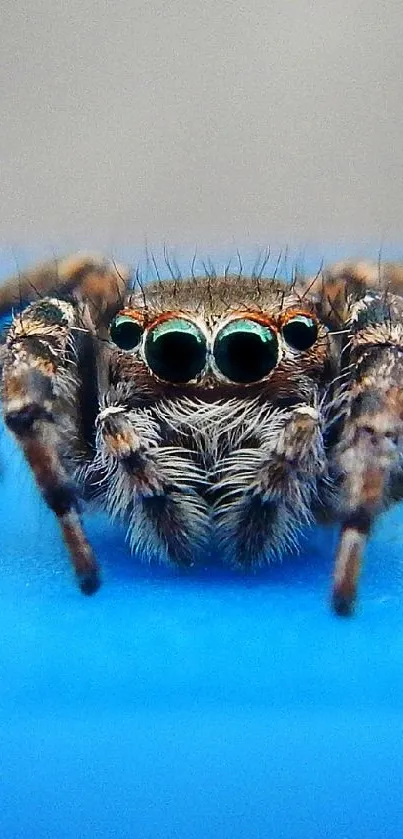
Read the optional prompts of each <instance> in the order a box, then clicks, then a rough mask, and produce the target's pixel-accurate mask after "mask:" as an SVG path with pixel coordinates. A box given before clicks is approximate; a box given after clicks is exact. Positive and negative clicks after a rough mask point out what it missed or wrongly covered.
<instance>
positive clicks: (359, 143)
mask: <svg viewBox="0 0 403 839" xmlns="http://www.w3.org/2000/svg"><path fill="white" fill-rule="evenodd" d="M0 11H1V22H0V39H1V45H0V64H1V82H2V83H1V124H0V154H1V189H0V200H1V227H0V240H1V244H2V246H3V247H5V246H8V245H10V243H13V242H14V243H19V244H25V245H27V246H28V247H29V246H33V245H38V244H40V243H46V244H47V245H49V244H51V245H53V246H54V247H55V248H59V247H60V248H63V249H66V247H70V246H73V245H74V246H76V245H81V246H88V245H97V246H100V245H101V246H102V247H103V249H104V250H105V249H106V250H110V249H113V248H116V247H117V246H118V245H120V244H127V245H135V246H143V245H144V242H145V240H146V239H147V240H148V242H149V243H151V244H152V243H157V244H161V242H163V241H167V242H169V243H170V244H171V245H181V246H183V247H184V248H186V247H189V248H192V247H193V246H194V245H195V244H199V246H202V247H203V248H204V249H206V248H211V249H213V250H214V248H221V247H223V246H226V245H229V246H235V245H239V246H240V247H249V246H253V245H254V244H255V243H260V244H264V243H266V242H272V243H274V244H284V243H286V242H288V243H289V244H291V245H296V246H299V247H303V246H307V247H308V248H309V247H311V246H313V245H314V244H315V243H316V244H318V246H319V247H323V248H324V247H325V246H326V244H327V243H330V242H333V243H337V244H338V246H340V247H342V248H345V249H347V250H348V249H349V247H350V245H351V246H352V243H355V245H357V243H358V244H360V245H362V247H361V250H362V248H363V247H364V245H365V243H370V246H371V247H373V248H374V249H375V250H376V249H377V248H378V247H379V245H380V243H381V242H382V241H383V242H384V243H385V242H386V244H387V243H391V242H394V243H400V242H401V223H402V173H403V170H402V163H403V143H402V134H403V131H402V129H403V107H402V100H403V90H402V68H403V46H402V44H403V37H402V36H403V9H402V3H401V0H384V2H380V0H337V2H332V0H328V1H327V2H325V3H321V2H320V0H312V2H309V1H308V0H296V2H292V0H250V2H249V4H247V3H246V2H244V3H241V2H239V0H198V2H195V0H148V1H147V0H142V2H140V0H132V2H129V0H116V2H106V0H104V2H100V0H91V1H90V0H62V2H59V0H33V1H31V2H30V0H25V2H22V0H2V2H1V9H0ZM350 249H351V248H350Z"/></svg>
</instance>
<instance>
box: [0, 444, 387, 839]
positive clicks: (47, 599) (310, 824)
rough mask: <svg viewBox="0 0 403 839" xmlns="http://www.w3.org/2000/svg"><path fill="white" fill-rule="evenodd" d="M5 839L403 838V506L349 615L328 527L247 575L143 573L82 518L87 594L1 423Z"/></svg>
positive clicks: (1, 796) (1, 794)
mask: <svg viewBox="0 0 403 839" xmlns="http://www.w3.org/2000/svg"><path fill="white" fill-rule="evenodd" d="M0 470H1V473H2V474H1V494H0V521H1V525H2V539H1V559H0V563H1V573H0V594H1V603H2V609H1V616H0V631H1V646H0V743H1V764H0V837H1V838H2V837H7V839H17V837H18V839H25V838H27V839H28V837H29V839H32V837H35V839H42V837H52V839H77V838H78V837H79V839H86V837H102V839H104V837H112V836H113V837H118V838H119V837H121V838H122V839H125V837H128V839H129V837H130V839H174V838H175V839H185V837H186V839H198V837H204V839H210V837H211V838H212V839H215V837H217V839H218V837H223V839H226V838H227V837H228V839H229V837H236V839H258V837H259V839H261V837H265V838H266V837H267V838H268V839H271V837H273V839H274V837H275V838H276V839H305V837H306V838H307V839H308V838H309V839H316V837H317V838H318V839H319V837H320V839H324V837H337V839H361V837H362V839H372V837H374V838H375V837H376V839H380V837H382V839H389V837H390V838H391V839H392V837H393V839H396V838H397V837H398V836H400V835H402V829H403V808H402V804H401V801H402V793H403V780H402V778H403V716H402V705H403V698H402V688H403V573H402V571H403V564H402V545H403V516H402V509H401V508H395V509H394V510H393V511H392V512H391V513H389V514H388V515H387V516H385V517H384V519H383V521H382V522H381V523H380V524H379V526H378V529H377V531H376V532H375V533H374V536H373V538H372V541H371V544H370V547H369V550H368V553H367V562H366V566H365V569H364V573H363V577H362V582H361V597H360V605H359V609H358V613H357V616H356V618H354V619H352V620H340V619H336V618H334V617H333V616H332V615H331V613H330V611H329V608H328V595H329V587H330V577H331V569H332V558H333V554H334V549H335V541H336V534H335V533H334V531H331V530H329V531H322V532H319V531H315V532H313V533H312V534H310V535H309V538H308V541H307V542H306V543H305V546H304V550H303V551H302V552H301V554H300V555H299V556H298V557H294V558H291V559H290V560H287V561H285V562H284V563H283V564H282V565H280V566H273V567H272V568H270V569H268V570H267V571H265V572H262V573H260V574H259V575H256V576H254V577H244V576H241V575H236V574H233V573H230V572H225V571H224V570H220V569H219V568H218V567H216V568H206V569H199V570H198V571H194V570H193V571H191V572H190V573H187V574H183V573H182V574H181V573H179V572H175V571H169V570H165V571H164V570H162V569H156V568H153V569H151V568H147V567H139V566H138V565H137V564H136V563H135V562H134V560H133V559H132V558H131V557H130V555H129V553H128V550H127V548H126V545H125V541H124V533H123V532H122V531H120V530H119V528H116V527H112V526H111V524H110V523H109V522H107V521H106V520H105V519H103V518H102V517H98V516H97V517H90V518H88V519H87V520H86V527H87V532H88V534H89V536H90V538H91V540H92V543H93V545H94V548H95V550H96V553H97V556H98V558H99V560H100V563H101V565H102V568H103V577H104V585H103V588H102V589H101V591H100V592H99V593H98V594H97V595H96V596H95V597H94V598H92V599H87V598H84V597H83V596H82V595H80V593H79V592H78V590H77V589H76V587H75V585H74V581H73V579H72V575H71V572H70V568H69V565H68V560H67V557H66V554H65V550H64V547H63V545H62V543H61V540H60V538H59V532H58V528H57V525H56V522H55V521H54V518H53V516H52V515H51V513H50V512H49V511H48V510H47V509H46V508H45V506H44V505H43V503H42V502H41V500H40V498H39V496H38V495H37V492H36V489H35V487H34V486H33V484H32V480H31V476H30V475H29V473H28V472H27V470H26V467H25V465H24V463H23V461H22V458H21V456H20V454H19V452H18V451H17V450H16V448H15V446H14V443H13V442H12V440H11V438H10V437H9V435H8V434H7V433H6V432H5V431H4V430H1V434H0Z"/></svg>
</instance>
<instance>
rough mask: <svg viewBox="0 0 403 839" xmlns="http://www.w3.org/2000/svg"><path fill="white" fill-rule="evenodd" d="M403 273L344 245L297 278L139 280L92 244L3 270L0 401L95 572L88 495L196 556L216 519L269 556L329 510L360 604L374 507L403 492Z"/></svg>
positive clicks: (349, 598)
mask: <svg viewBox="0 0 403 839" xmlns="http://www.w3.org/2000/svg"><path fill="white" fill-rule="evenodd" d="M402 276H403V269H402V268H400V267H399V266H392V265H389V266H388V265H384V266H377V267H372V266H368V265H366V264H362V265H360V264H347V263H342V264H340V265H338V266H335V267H334V268H333V269H329V270H327V271H324V272H321V273H320V275H318V276H317V277H315V278H314V279H313V280H307V281H302V280H301V281H294V282H293V283H291V284H290V283H286V282H282V281H280V280H278V279H264V278H262V276H261V275H260V274H259V275H257V274H255V275H252V276H249V277H248V276H242V275H241V274H240V275H238V276H233V275H231V276H230V275H229V274H226V275H225V276H223V277H216V276H215V275H209V274H207V273H206V274H205V276H203V277H195V276H192V277H191V278H189V279H178V280H176V279H174V278H171V279H169V280H160V279H158V280H156V281H155V282H152V283H149V284H146V285H145V286H143V285H142V284H141V283H137V284H136V282H135V283H134V284H133V283H132V282H131V281H130V277H129V274H128V272H127V271H125V270H124V269H122V268H118V267H117V266H114V265H113V264H111V263H108V262H106V261H104V260H102V259H99V258H92V257H88V256H80V255H79V256H77V257H73V258H71V259H68V260H64V261H61V262H59V263H58V264H56V263H48V264H45V265H42V266H39V268H37V269H35V270H33V271H31V272H27V273H26V274H23V275H21V276H19V277H18V278H12V279H11V280H10V281H9V282H7V283H5V284H4V285H3V286H2V287H1V288H0V311H3V312H4V311H6V310H7V309H10V308H11V306H12V305H13V303H15V302H16V300H18V299H19V298H20V299H22V300H23V301H24V303H29V305H27V307H26V308H22V310H21V311H20V312H19V313H17V314H16V315H15V316H14V319H13V321H12V324H11V326H10V328H9V329H8V331H7V334H6V336H5V342H4V343H3V345H2V346H1V347H0V361H1V365H2V397H3V412H4V419H5V422H6V425H7V426H8V428H9V429H10V431H12V432H13V434H14V436H15V437H16V439H17V441H18V443H19V444H20V446H21V448H22V450H23V452H24V454H25V457H26V459H27V461H28V463H29V464H30V467H31V469H32V471H33V474H34V477H35V480H36V482H37V484H38V486H39V488H40V490H41V492H42V494H43V497H44V499H45V501H46V503H47V504H48V505H49V506H50V508H51V509H52V510H53V511H54V512H55V514H56V516H57V518H58V521H59V524H60V527H61V530H62V534H63V537H64V540H65V542H66V545H67V548H68V550H69V553H70V558H71V561H72V564H73V567H74V570H75V572H76V575H77V578H78V581H79V585H80V588H81V590H82V591H83V592H84V593H85V594H92V593H93V592H95V591H96V590H97V588H98V586H99V584H100V576H99V569H98V566H97V562H96V559H95V557H94V555H93V553H92V550H91V547H90V545H89V543H88V541H87V539H86V537H85V534H84V531H83V528H82V524H81V520H80V516H79V512H78V501H79V499H83V500H84V501H88V502H91V503H92V504H93V505H94V504H95V505H98V507H100V508H102V509H104V510H107V511H108V513H109V514H110V515H111V516H112V517H119V518H122V519H124V520H125V521H126V522H127V525H128V532H129V537H130V543H131V547H132V548H133V549H136V550H137V551H138V552H139V553H140V554H141V555H142V556H145V557H147V558H148V557H157V558H158V559H159V560H161V561H172V562H174V563H178V564H179V565H183V566H189V565H191V564H192V562H193V560H194V558H195V557H196V556H197V554H199V553H200V552H203V550H205V549H206V547H207V545H208V544H209V543H210V541H211V538H212V537H213V538H214V540H215V544H216V545H217V546H218V548H219V551H220V554H221V555H222V556H223V557H225V558H226V559H227V560H228V561H229V562H232V563H236V564H240V565H242V566H252V565H255V564H256V563H262V562H264V561H266V560H267V558H270V556H273V555H281V554H283V553H284V552H285V551H286V550H289V549H290V548H292V547H293V546H294V545H295V542H296V538H297V535H298V532H299V530H300V529H301V528H302V527H303V526H305V525H306V524H309V523H313V522H314V521H320V520H322V521H323V520H326V521H335V522H339V523H340V540H339V546H338V550H337V556H336V563H335V574H334V585H333V594H332V603H333V607H334V609H335V611H336V612H337V613H338V614H340V615H347V614H350V613H351V612H352V611H353V608H354V602H355V598H356V590H357V581H358V576H359V570H360V564H361V558H362V554H363V550H364V548H365V544H366V541H367V539H368V536H369V533H370V530H371V526H372V524H373V522H374V519H375V518H376V517H377V515H378V513H379V512H381V511H382V510H384V509H385V508H387V507H388V506H389V505H390V504H391V503H392V502H393V501H396V500H399V499H400V498H402V497H403V463H402V452H403V448H402V417H403V392H402V381H403V364H402V358H403V325H402V323H403V322H402V313H403V299H402V297H401V296H400V292H401V287H402ZM29 301H31V302H29Z"/></svg>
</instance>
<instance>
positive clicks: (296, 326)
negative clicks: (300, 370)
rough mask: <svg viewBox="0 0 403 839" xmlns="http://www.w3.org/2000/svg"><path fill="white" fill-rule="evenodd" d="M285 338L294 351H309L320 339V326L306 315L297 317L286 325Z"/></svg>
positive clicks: (284, 328) (284, 327)
mask: <svg viewBox="0 0 403 839" xmlns="http://www.w3.org/2000/svg"><path fill="white" fill-rule="evenodd" d="M283 336H284V340H285V341H287V344H288V345H289V346H290V347H292V348H293V350H309V348H310V347H312V346H313V344H314V343H315V341H316V339H317V337H318V324H317V323H316V321H315V320H314V319H313V318H310V317H307V316H306V315H296V316H295V317H294V318H290V320H289V321H287V323H285V324H284V326H283Z"/></svg>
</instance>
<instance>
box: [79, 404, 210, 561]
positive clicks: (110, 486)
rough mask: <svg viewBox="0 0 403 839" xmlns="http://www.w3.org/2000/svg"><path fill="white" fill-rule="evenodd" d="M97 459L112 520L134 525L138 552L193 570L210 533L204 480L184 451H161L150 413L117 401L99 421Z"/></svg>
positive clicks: (157, 429)
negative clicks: (201, 493) (202, 487)
mask: <svg viewBox="0 0 403 839" xmlns="http://www.w3.org/2000/svg"><path fill="white" fill-rule="evenodd" d="M97 429H98V430H97V440H96V447H97V456H96V458H95V459H94V461H93V463H91V465H90V467H89V471H88V476H87V477H88V478H89V480H91V473H92V472H93V473H94V474H95V475H97V474H101V475H103V478H101V482H100V491H101V493H103V496H104V505H105V506H106V508H107V509H108V511H109V513H110V514H111V516H112V517H119V518H123V519H124V520H128V522H129V537H130V543H131V547H132V549H133V550H136V551H139V553H141V554H142V556H143V557H144V556H145V557H146V558H148V559H151V558H155V557H157V558H159V559H160V561H162V562H167V561H168V562H169V561H171V560H172V561H173V562H175V563H176V564H178V565H182V566H184V567H186V566H190V565H192V564H193V559H194V554H195V553H196V552H198V551H200V550H201V548H202V547H203V546H204V544H205V542H206V538H207V533H208V514H207V506H206V504H205V502H204V501H203V499H202V498H201V496H200V494H199V491H198V490H200V484H201V482H202V475H201V473H200V471H199V470H198V468H197V467H196V465H195V464H194V463H193V461H192V459H191V455H190V452H186V451H185V450H184V449H180V448H171V447H168V446H164V445H162V440H161V433H160V427H159V424H158V422H157V421H156V420H155V419H153V418H152V416H151V415H150V412H149V411H147V410H146V409H141V408H137V409H128V408H126V407H125V406H124V405H122V403H121V402H120V401H119V400H117V401H115V402H114V404H110V400H109V404H107V405H106V406H105V407H104V409H103V410H101V412H100V413H99V415H98V418H97Z"/></svg>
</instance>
